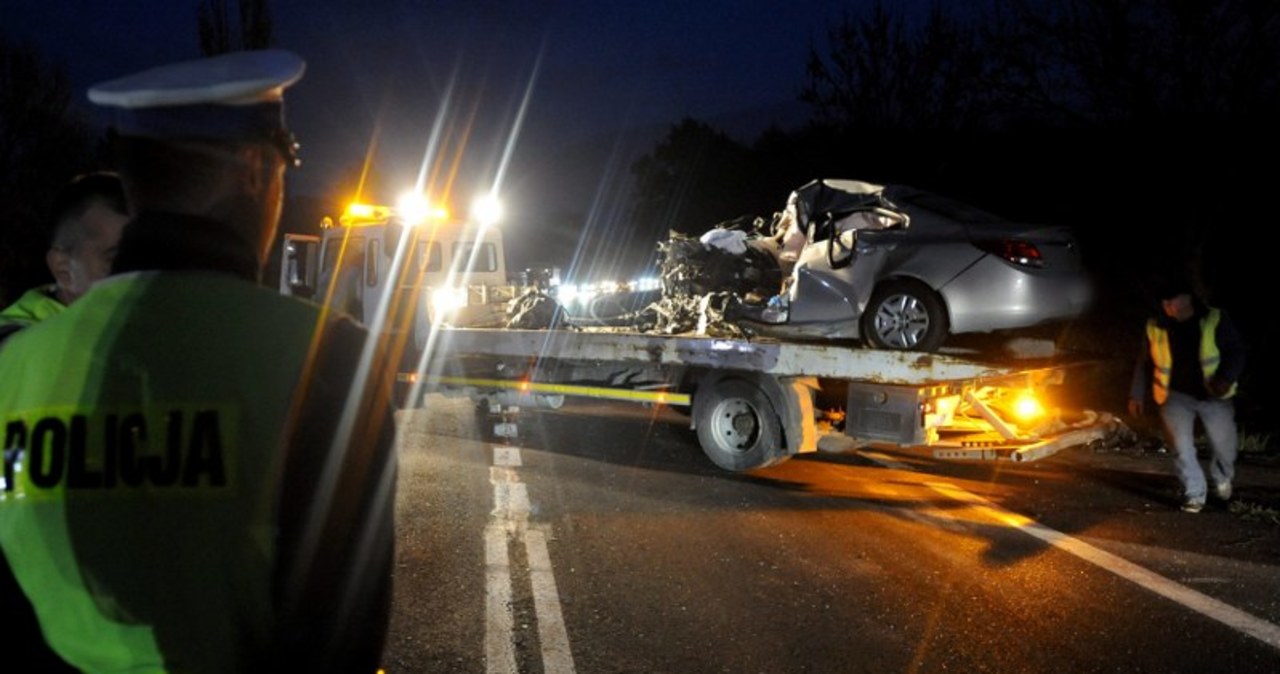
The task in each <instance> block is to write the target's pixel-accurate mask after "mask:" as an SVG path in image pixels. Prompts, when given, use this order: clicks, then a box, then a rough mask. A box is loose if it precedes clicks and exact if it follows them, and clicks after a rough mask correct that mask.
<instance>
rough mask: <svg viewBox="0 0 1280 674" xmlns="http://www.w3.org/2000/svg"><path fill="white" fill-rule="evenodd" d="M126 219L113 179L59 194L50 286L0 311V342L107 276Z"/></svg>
mask: <svg viewBox="0 0 1280 674" xmlns="http://www.w3.org/2000/svg"><path fill="white" fill-rule="evenodd" d="M128 220H129V214H128V211H127V210H126V209H125V199H124V187H123V186H121V184H120V177H119V176H117V175H116V174H114V173H108V172H105V171H103V172H95V173H86V174H83V175H79V176H76V177H75V178H74V179H72V180H71V182H70V183H69V184H67V185H66V186H65V187H63V188H62V190H61V191H60V192H59V193H58V196H57V199H56V200H55V202H54V208H53V236H52V237H51V240H50V242H49V250H48V252H46V253H45V263H46V264H48V266H49V272H50V273H51V274H53V279H54V282H53V283H52V284H48V285H42V286H39V287H36V288H32V289H30V290H28V291H27V292H25V293H23V295H22V296H21V297H19V298H18V300H17V301H16V302H14V303H13V304H11V305H9V306H8V307H5V309H4V310H3V311H0V342H3V340H4V339H5V338H6V337H8V336H9V335H11V334H13V333H14V332H16V331H18V330H20V329H22V328H25V327H28V326H30V325H33V324H35V323H38V322H40V321H42V320H44V319H46V318H48V317H50V316H52V315H54V314H56V313H58V312H60V311H62V310H63V309H65V308H66V307H67V305H69V304H71V303H72V302H74V301H75V300H76V299H77V298H78V297H80V296H81V295H83V294H84V293H85V291H87V290H88V289H89V286H91V285H93V284H94V283H96V282H97V281H98V280H100V279H102V278H103V277H105V276H106V275H107V273H108V272H109V271H110V270H111V261H112V259H114V257H115V252H116V243H117V242H118V241H119V240H120V232H121V230H123V229H124V223H126V222H128Z"/></svg>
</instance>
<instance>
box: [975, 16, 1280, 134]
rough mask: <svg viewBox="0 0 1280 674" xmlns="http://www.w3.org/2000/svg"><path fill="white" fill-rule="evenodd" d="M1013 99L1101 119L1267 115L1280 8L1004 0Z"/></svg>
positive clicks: (1279, 86) (993, 41)
mask: <svg viewBox="0 0 1280 674" xmlns="http://www.w3.org/2000/svg"><path fill="white" fill-rule="evenodd" d="M983 25H985V26H987V27H988V31H987V40H988V43H989V44H990V45H991V46H992V50H993V53H996V54H998V55H999V56H1000V61H999V65H1000V68H1001V72H1000V74H999V77H998V78H997V79H996V81H995V82H994V84H996V85H998V90H999V92H1000V94H1001V95H1002V97H1003V99H1004V101H1005V102H1006V103H1008V104H1012V105H1013V106H1014V107H1016V108H1017V109H1019V110H1022V111H1024V112H1025V113H1027V114H1034V115H1036V116H1037V117H1039V118H1040V119H1041V121H1053V122H1061V123H1065V124H1067V125H1079V124H1085V125H1089V126H1094V127H1110V128H1115V127H1121V128H1139V127H1148V126H1152V125H1155V126H1160V127H1183V126H1186V125H1188V124H1241V123H1245V124H1251V125H1252V124H1256V123H1259V122H1263V121H1265V120H1270V119H1272V118H1274V115H1275V114H1276V112H1277V103H1278V102H1280V98H1278V96H1277V94H1278V93H1280V70H1278V69H1277V65H1280V7H1277V6H1276V5H1275V4H1274V3H1263V2H1251V1H1249V0H1196V1H1190V2H1167V1H1165V0H1129V1H1127V2H1115V1H1114V0H1063V1H1061V2H1051V3H1046V2H1035V1H1033V0H999V1H998V2H996V3H995V4H994V5H993V11H992V13H991V16H990V18H989V19H988V20H986V21H984V22H983Z"/></svg>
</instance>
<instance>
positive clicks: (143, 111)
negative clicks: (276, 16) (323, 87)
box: [89, 49, 306, 140]
mask: <svg viewBox="0 0 1280 674" xmlns="http://www.w3.org/2000/svg"><path fill="white" fill-rule="evenodd" d="M305 69H306V64H305V63H304V62H303V60H302V59H301V58H299V57H298V56H297V55H296V54H294V53H292V52H289V51H285V50H282V49H264V50H257V51H242V52H232V53H229V54H222V55H220V56H213V57H209V58H203V59H197V60H194V61H185V62H182V63H174V64H170V65H165V66H160V67H157V68H151V69H149V70H144V71H142V72H140V73H137V74H134V75H129V76H126V77H121V78H119V79H116V80H112V81H110V82H103V83H102V84H98V85H95V86H93V87H91V88H90V89H89V100H90V101H92V102H94V103H96V104H98V105H101V106H103V107H107V108H112V109H113V111H114V113H115V129H116V132H117V133H120V134H121V135H126V136H145V137H151V138H210V139H218V140H276V139H278V138H279V137H280V136H282V135H287V131H286V130H285V126H284V106H283V98H284V96H283V94H284V90H285V89H286V88H287V87H289V86H290V85H292V84H293V83H295V82H297V81H298V80H299V79H301V78H302V73H303V71H304V70H305Z"/></svg>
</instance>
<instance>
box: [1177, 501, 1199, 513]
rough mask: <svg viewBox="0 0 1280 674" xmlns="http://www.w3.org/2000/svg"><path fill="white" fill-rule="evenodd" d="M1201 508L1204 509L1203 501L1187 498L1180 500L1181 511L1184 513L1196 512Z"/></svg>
mask: <svg viewBox="0 0 1280 674" xmlns="http://www.w3.org/2000/svg"><path fill="white" fill-rule="evenodd" d="M1201 510H1204V501H1193V500H1191V499H1187V500H1185V501H1183V502H1182V512H1184V513H1198V512H1200V511H1201Z"/></svg>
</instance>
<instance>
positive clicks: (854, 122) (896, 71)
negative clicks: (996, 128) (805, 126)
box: [800, 2, 990, 131]
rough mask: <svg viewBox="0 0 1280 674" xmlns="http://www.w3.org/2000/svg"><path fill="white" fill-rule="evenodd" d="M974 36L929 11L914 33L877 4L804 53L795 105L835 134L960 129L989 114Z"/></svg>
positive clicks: (939, 11)
mask: <svg viewBox="0 0 1280 674" xmlns="http://www.w3.org/2000/svg"><path fill="white" fill-rule="evenodd" d="M978 35H979V34H978V32H977V31H975V30H973V29H972V28H971V27H970V26H968V25H967V24H966V23H965V22H963V21H961V20H960V19H957V18H955V17H953V16H951V15H950V14H948V13H947V12H946V11H945V10H944V9H943V8H942V6H941V5H935V6H934V7H933V9H932V10H931V11H930V12H929V14H928V15H927V17H926V18H925V19H924V21H923V23H922V24H921V25H920V26H919V27H918V28H912V27H911V26H910V25H909V24H908V23H907V22H906V20H905V19H904V18H903V16H902V15H901V14H898V13H894V12H892V11H890V10H889V9H887V8H886V7H885V6H884V5H883V4H881V3H879V2H877V3H876V4H875V5H873V6H872V7H871V9H870V10H869V11H867V12H866V13H865V15H862V16H860V17H854V16H852V15H850V14H845V15H844V17H843V18H842V20H841V21H840V22H839V23H838V24H836V25H835V26H833V27H832V28H831V29H830V30H829V31H828V34H827V38H828V43H829V44H828V45H827V49H826V51H820V50H819V49H817V48H816V47H814V48H811V49H810V52H809V60H808V67H807V73H806V76H807V77H806V82H805V84H804V86H803V88H802V89H801V90H800V100H801V101H803V102H805V103H808V104H809V105H810V106H812V109H813V112H814V117H815V121H817V122H819V123H822V124H826V125H830V126H832V127H834V128H836V129H851V128H857V129H859V130H862V131H868V130H874V129H901V128H907V129H967V128H974V127H978V126H981V125H982V124H983V123H984V121H985V115H986V112H987V110H988V108H989V105H988V100H987V97H986V95H985V92H986V89H985V87H984V86H982V83H983V81H984V78H985V77H986V76H987V72H986V70H987V67H988V64H989V63H990V60H989V59H988V58H987V57H986V56H985V55H984V54H983V51H982V44H981V42H980V40H979V39H978Z"/></svg>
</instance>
